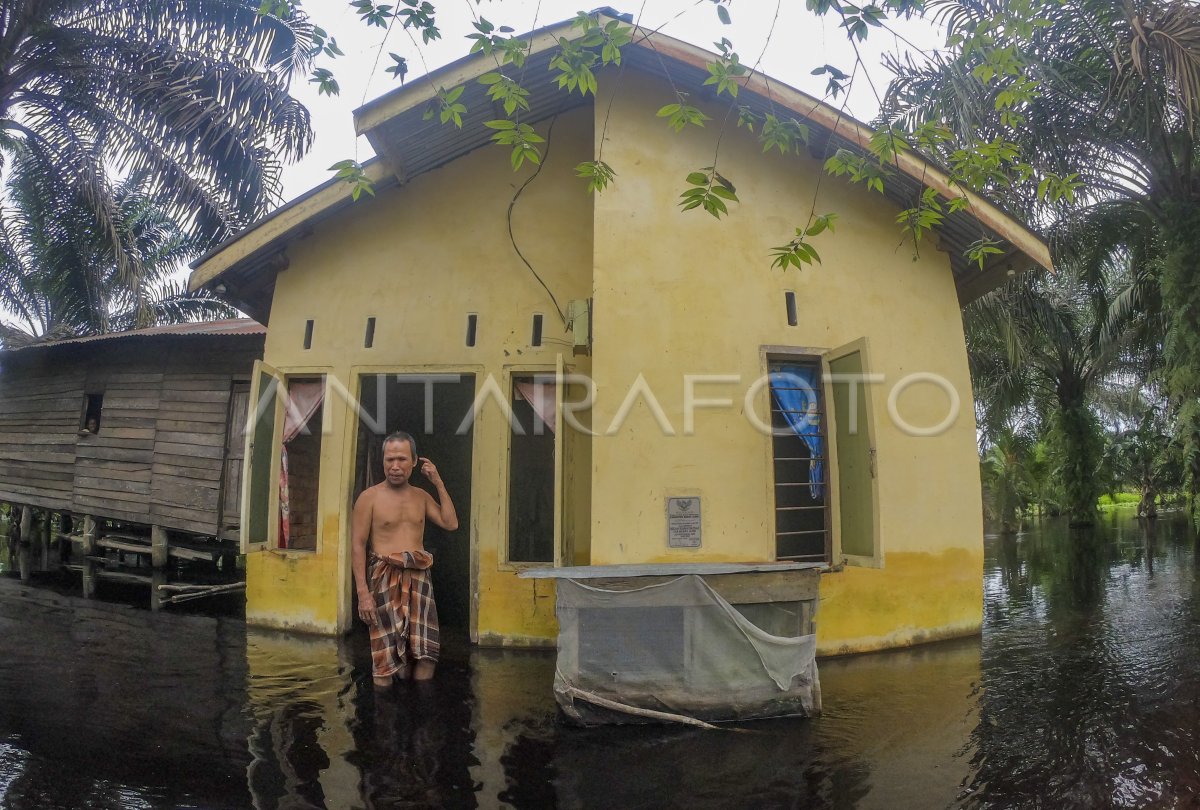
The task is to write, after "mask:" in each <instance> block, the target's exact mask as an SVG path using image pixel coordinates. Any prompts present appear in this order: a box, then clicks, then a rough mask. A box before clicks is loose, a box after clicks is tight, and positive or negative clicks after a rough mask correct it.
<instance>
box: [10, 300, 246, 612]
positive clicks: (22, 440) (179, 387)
mask: <svg viewBox="0 0 1200 810" xmlns="http://www.w3.org/2000/svg"><path fill="white" fill-rule="evenodd" d="M264 331H265V330H264V329H263V328H262V327H261V326H259V325H258V324H256V323H254V322H253V321H249V320H244V319H242V320H229V321H216V322H211V323H192V324H179V325H174V326H159V327H153V328H149V329H139V330H135V331H131V332H122V333H116V334H107V335H97V336H93V337H82V338H72V339H68V340H60V341H55V342H51V343H38V344H32V345H29V346H26V347H23V348H19V349H10V350H8V351H5V352H3V353H0V437H2V438H0V500H3V501H6V502H9V503H13V504H20V505H23V506H26V507H34V508H35V509H40V510H47V512H57V513H62V514H63V515H73V516H74V517H75V522H76V525H75V529H76V531H79V530H80V529H81V528H82V526H81V524H80V522H79V521H81V520H82V519H83V518H84V517H85V516H90V517H92V518H95V519H96V520H98V521H100V522H101V530H100V532H99V533H98V535H97V536H96V537H93V538H92V540H93V541H94V543H96V544H99V550H97V549H96V548H94V547H90V548H89V554H88V556H89V557H96V556H99V555H101V554H103V553H104V549H105V548H107V549H109V550H110V551H112V552H113V556H120V557H125V556H130V557H131V559H132V557H136V556H145V557H146V558H147V561H149V558H150V557H151V555H152V547H151V535H150V532H151V527H156V528H157V529H158V530H159V532H158V536H159V537H161V538H163V540H164V542H165V545H162V547H161V548H160V550H159V551H158V552H154V556H156V557H157V556H159V555H160V554H165V555H169V556H176V557H183V558H185V559H202V558H206V557H207V558H212V557H214V556H215V555H217V554H219V550H218V549H216V548H214V549H213V550H211V551H210V550H204V549H203V548H201V549H188V548H186V545H187V544H186V543H182V542H176V541H184V540H186V539H187V538H188V537H189V536H191V537H200V538H215V539H221V540H228V541H237V539H238V522H239V512H240V508H239V501H240V495H241V473H242V457H243V454H244V442H245V436H244V425H245V418H246V413H247V410H248V400H249V385H248V383H249V379H250V372H251V370H252V368H253V364H254V361H255V359H256V358H258V357H261V356H262V344H263V332H264ZM108 522H114V523H119V524H120V526H115V525H114V526H112V527H111V531H110V527H109V526H108V525H107V523H108ZM46 525H47V524H45V522H44V521H43V528H45V527H46ZM65 528H67V526H64V529H65ZM106 535H111V536H109V537H106ZM47 536H48V535H47ZM23 539H24V540H25V541H26V542H28V541H29V539H30V538H29V537H28V536H27V537H25V538H23ZM172 544H173V545H174V547H168V546H170V545H172ZM143 545H144V546H145V548H144V549H142V548H140V547H141V546H143ZM143 552H144V553H143ZM92 562H94V560H93V561H92ZM116 562H117V561H116V560H114V564H113V565H112V566H111V570H109V568H101V569H100V571H99V572H98V576H100V577H101V578H104V577H110V578H113V579H120V580H124V581H133V580H135V579H138V578H139V577H141V578H144V577H143V575H142V574H135V573H132V572H129V571H122V570H120V568H119V566H117V565H116V564H115V563H116ZM163 564H165V558H160V559H159V563H158V565H157V567H162V565H163ZM85 565H91V563H85ZM92 567H94V566H92ZM89 571H90V569H88V570H87V571H85V573H88V572H89ZM147 581H148V580H147ZM89 588H90V583H88V582H85V590H88V589H89Z"/></svg>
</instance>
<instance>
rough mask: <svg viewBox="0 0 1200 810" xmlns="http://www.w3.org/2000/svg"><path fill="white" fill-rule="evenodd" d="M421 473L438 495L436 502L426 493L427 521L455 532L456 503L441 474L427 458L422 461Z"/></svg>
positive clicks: (456, 524)
mask: <svg viewBox="0 0 1200 810" xmlns="http://www.w3.org/2000/svg"><path fill="white" fill-rule="evenodd" d="M421 473H422V475H424V476H425V477H426V478H428V479H429V483H431V484H433V486H434V489H436V490H437V494H438V496H437V500H436V501H435V500H434V499H433V496H431V495H430V494H429V493H428V492H426V493H425V518H426V520H432V521H433V522H434V524H435V525H437V526H440V527H441V528H443V529H445V530H446V531H448V532H452V531H454V530H455V529H457V528H458V514H457V513H456V512H455V511H454V501H452V500H450V493H449V492H447V491H446V485H445V484H444V483H442V476H441V474H440V473H439V472H438V470H437V467H435V466H433V462H432V461H430V460H429V459H427V458H422V459H421Z"/></svg>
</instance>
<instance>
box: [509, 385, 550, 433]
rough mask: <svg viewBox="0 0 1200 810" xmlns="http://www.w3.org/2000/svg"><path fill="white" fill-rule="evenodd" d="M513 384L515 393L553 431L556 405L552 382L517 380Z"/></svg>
mask: <svg viewBox="0 0 1200 810" xmlns="http://www.w3.org/2000/svg"><path fill="white" fill-rule="evenodd" d="M514 385H516V388H517V394H518V395H520V397H521V399H523V400H525V401H526V402H528V403H529V404H530V405H531V406H532V407H533V412H534V413H536V414H537V415H538V418H539V419H541V420H542V422H544V423H545V425H546V427H548V428H550V432H551V433H553V432H554V425H555V423H556V418H555V417H556V408H557V407H558V406H557V405H556V404H555V392H554V383H540V382H529V381H528V380H517V381H516V382H515V383H514Z"/></svg>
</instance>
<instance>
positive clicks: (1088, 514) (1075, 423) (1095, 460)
mask: <svg viewBox="0 0 1200 810" xmlns="http://www.w3.org/2000/svg"><path fill="white" fill-rule="evenodd" d="M1056 421H1057V425H1056V428H1057V431H1056V432H1057V433H1058V438H1059V441H1060V442H1061V444H1060V447H1061V450H1062V454H1063V463H1062V472H1061V475H1062V485H1063V492H1064V494H1065V495H1066V501H1067V502H1066V507H1067V515H1068V516H1069V517H1070V522H1071V525H1072V526H1091V525H1092V524H1093V523H1095V522H1096V501H1097V499H1099V497H1100V489H1101V487H1100V484H1099V477H1098V476H1097V475H1096V470H1097V469H1099V467H1100V454H1101V443H1100V435H1099V425H1098V423H1097V422H1096V417H1095V415H1094V414H1093V413H1092V412H1091V411H1090V410H1088V407H1087V405H1085V404H1084V403H1082V402H1078V401H1076V402H1065V403H1060V410H1059V412H1058V414H1057V419H1056Z"/></svg>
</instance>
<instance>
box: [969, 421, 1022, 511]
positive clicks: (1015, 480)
mask: <svg viewBox="0 0 1200 810" xmlns="http://www.w3.org/2000/svg"><path fill="white" fill-rule="evenodd" d="M1032 450H1033V442H1032V440H1031V439H1030V437H1029V436H1028V435H1027V434H1025V433H1023V432H1021V431H1019V430H1014V429H1012V428H1011V427H1010V428H1008V429H1006V430H1005V431H1004V432H1003V433H1001V434H1000V436H998V437H997V438H996V440H995V441H994V442H993V443H992V444H991V446H990V447H989V448H988V449H987V451H986V452H985V453H984V454H983V459H982V461H981V462H980V472H981V474H982V475H981V477H982V479H983V488H984V492H985V493H986V496H987V497H986V498H985V499H984V505H985V507H986V508H987V510H988V512H989V513H990V515H991V517H992V519H994V520H995V521H997V522H998V523H999V524H1000V533H1001V534H1015V533H1016V532H1017V530H1018V529H1019V528H1020V527H1021V520H1020V514H1021V512H1022V511H1024V509H1025V508H1026V507H1027V506H1028V505H1029V501H1030V497H1031V494H1032V492H1033V490H1034V482H1033V480H1032V476H1031V465H1030V463H1029V462H1030V455H1031V452H1032Z"/></svg>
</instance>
